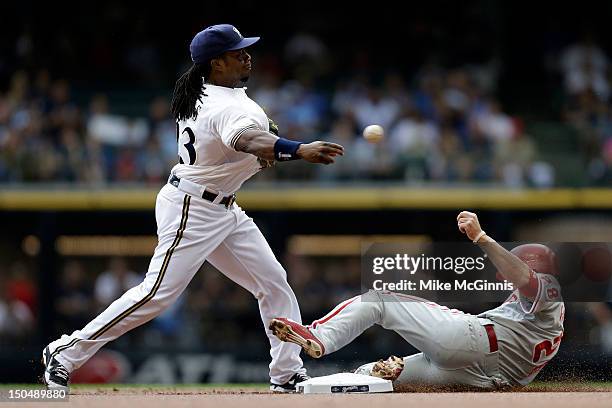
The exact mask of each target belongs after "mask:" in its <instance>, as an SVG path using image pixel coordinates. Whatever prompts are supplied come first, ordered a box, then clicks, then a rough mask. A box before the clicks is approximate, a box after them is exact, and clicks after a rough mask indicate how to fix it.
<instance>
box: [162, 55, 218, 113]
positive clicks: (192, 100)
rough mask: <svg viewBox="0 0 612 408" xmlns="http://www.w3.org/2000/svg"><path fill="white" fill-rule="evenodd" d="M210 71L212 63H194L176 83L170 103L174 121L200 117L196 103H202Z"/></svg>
mask: <svg viewBox="0 0 612 408" xmlns="http://www.w3.org/2000/svg"><path fill="white" fill-rule="evenodd" d="M210 71H211V66H210V62H206V63H202V64H199V63H194V64H193V65H192V66H191V67H189V69H188V70H187V72H185V73H184V74H183V75H181V77H180V78H179V79H178V80H177V81H176V85H175V86H174V92H173V94H172V102H171V103H170V110H171V111H172V115H173V116H174V119H176V120H177V121H181V120H186V119H192V118H195V117H196V116H198V111H197V110H196V102H197V101H202V95H203V92H202V86H203V84H204V82H203V81H205V80H207V79H208V77H209V76H210ZM204 96H205V95H204Z"/></svg>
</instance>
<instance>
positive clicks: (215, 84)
mask: <svg viewBox="0 0 612 408" xmlns="http://www.w3.org/2000/svg"><path fill="white" fill-rule="evenodd" d="M258 40H259V37H251V38H244V37H243V36H242V35H241V34H240V32H239V31H238V30H237V29H236V28H235V27H234V26H231V25H229V24H220V25H215V26H210V27H208V28H206V29H205V30H203V31H201V32H199V33H198V34H197V35H196V36H195V37H194V38H193V40H192V42H191V45H190V51H191V58H192V60H193V65H192V66H191V68H190V69H189V70H188V71H187V72H186V73H185V74H184V75H182V76H181V77H180V79H179V80H178V81H177V83H176V87H175V89H174V95H173V98H172V112H173V114H174V116H175V118H176V121H177V142H178V155H179V164H177V165H176V166H175V167H174V168H173V169H172V173H171V175H170V179H169V181H168V184H166V185H165V186H164V187H163V188H162V189H161V190H160V192H159V194H158V196H157V201H156V205H155V217H156V221H157V234H158V238H159V241H158V245H157V247H156V248H155V253H154V254H153V258H152V259H151V263H150V265H149V269H148V272H147V274H146V276H145V278H144V281H143V282H142V283H141V284H140V285H138V286H136V287H134V288H132V289H130V290H128V291H127V292H126V293H125V294H124V295H123V296H121V298H119V299H117V300H116V301H115V302H113V303H112V304H111V305H110V306H109V307H108V308H107V309H106V310H105V311H104V312H102V313H101V314H100V315H99V316H97V317H96V318H95V319H94V320H92V321H91V322H90V323H89V324H87V325H86V326H85V327H84V328H82V329H81V330H77V331H75V332H73V333H72V334H71V335H63V336H62V337H61V338H60V339H58V340H56V341H53V342H52V343H50V344H49V345H48V346H47V347H46V348H45V349H44V351H43V364H44V365H45V371H44V376H43V377H44V381H45V382H46V384H47V385H48V386H49V387H52V388H65V387H67V386H68V380H69V376H70V372H72V371H73V370H75V369H77V368H78V367H80V366H81V365H82V364H83V363H85V362H86V361H87V360H88V359H89V358H90V357H91V356H93V355H94V354H95V353H96V351H97V350H98V349H100V347H102V346H103V345H105V344H106V343H108V342H109V341H111V340H114V339H116V338H117V337H119V336H121V335H122V334H124V333H125V332H127V331H129V330H131V329H133V328H135V327H137V326H140V325H141V324H143V323H145V322H147V321H149V320H151V319H153V318H154V317H155V316H157V315H159V314H160V313H161V312H162V311H163V310H164V309H166V308H167V307H168V306H169V305H170V304H172V303H173V302H174V301H175V300H176V298H177V297H178V296H179V295H180V294H181V292H183V290H184V289H185V287H186V286H187V284H188V283H189V282H190V281H191V278H192V277H193V276H194V274H195V273H196V272H197V271H198V269H199V268H200V266H201V265H202V264H203V263H204V261H206V260H208V261H209V262H210V263H211V264H212V265H214V266H215V267H216V268H218V269H219V270H220V271H221V272H222V273H224V274H225V275H226V276H227V277H229V278H230V279H231V280H233V281H234V282H236V283H238V284H239V285H241V286H242V287H244V288H245V289H247V290H248V291H250V292H251V293H252V294H253V296H254V297H255V298H256V299H257V301H258V302H259V309H260V312H261V318H262V320H263V322H264V324H265V323H267V322H269V321H270V319H272V318H273V317H274V316H278V315H281V316H287V317H290V318H291V319H292V320H294V321H297V322H299V321H300V320H301V317H300V310H299V307H298V303H297V300H296V297H295V295H294V293H293V291H292V290H291V288H290V287H289V284H288V283H287V276H286V272H285V270H284V269H283V267H282V266H281V264H280V263H279V262H278V261H277V260H276V258H275V257H274V254H273V253H272V250H271V249H270V247H269V245H268V243H267V242H266V240H265V238H264V237H263V235H262V234H261V232H260V231H259V229H258V228H257V226H256V225H255V223H254V222H253V220H252V219H251V218H249V217H248V216H247V215H246V214H245V213H244V211H243V210H242V209H241V208H240V207H239V206H238V205H237V204H236V203H235V197H236V196H235V193H236V191H238V189H239V188H240V186H241V185H242V183H244V181H246V180H247V179H248V178H250V177H251V176H253V175H254V174H255V173H257V172H258V171H259V170H260V169H262V168H263V167H267V166H268V165H270V164H271V163H272V162H273V161H275V160H276V161H286V160H295V159H304V160H306V161H308V162H311V163H323V164H329V163H333V162H334V157H335V156H338V155H342V154H343V148H342V146H340V145H337V144H333V143H327V142H320V141H316V142H312V143H300V142H296V141H292V140H287V139H284V138H280V137H278V136H277V135H276V133H278V130H277V128H276V126H275V125H274V124H273V122H272V121H270V120H269V119H268V117H267V116H266V114H265V113H264V111H263V110H262V109H261V108H260V107H259V105H258V104H257V103H255V102H254V101H253V100H251V99H250V98H249V97H248V96H247V94H246V92H245V88H243V87H241V84H242V83H243V82H245V81H246V80H247V79H248V78H249V75H250V73H251V57H250V55H249V54H248V53H247V51H246V50H245V48H246V47H248V46H250V45H252V44H254V43H255V42H256V41H258ZM273 133H275V134H273ZM266 334H267V335H268V337H269V339H270V345H271V349H270V355H271V357H272V362H271V363H270V379H271V389H272V390H273V391H277V392H291V391H294V390H295V384H296V383H297V382H300V381H303V380H305V379H307V378H308V377H307V376H306V371H305V369H304V368H303V365H302V360H301V359H300V356H299V353H300V348H299V347H298V346H296V345H294V344H287V343H282V342H280V341H279V340H278V339H276V338H275V337H274V336H273V335H272V334H271V332H269V331H267V330H266Z"/></svg>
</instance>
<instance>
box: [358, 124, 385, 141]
mask: <svg viewBox="0 0 612 408" xmlns="http://www.w3.org/2000/svg"><path fill="white" fill-rule="evenodd" d="M363 137H364V138H365V140H367V141H368V142H370V143H378V142H380V141H381V140H382V138H383V137H385V130H384V129H383V127H382V126H380V125H370V126H366V128H365V129H363Z"/></svg>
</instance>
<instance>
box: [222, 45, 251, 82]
mask: <svg viewBox="0 0 612 408" xmlns="http://www.w3.org/2000/svg"><path fill="white" fill-rule="evenodd" d="M223 60H224V62H225V74H226V75H227V76H228V77H232V78H235V79H237V80H240V81H242V82H246V81H248V79H249V77H250V76H251V56H250V55H249V53H248V52H246V50H245V49H244V48H243V49H241V50H234V51H228V52H226V53H225V55H224V58H223Z"/></svg>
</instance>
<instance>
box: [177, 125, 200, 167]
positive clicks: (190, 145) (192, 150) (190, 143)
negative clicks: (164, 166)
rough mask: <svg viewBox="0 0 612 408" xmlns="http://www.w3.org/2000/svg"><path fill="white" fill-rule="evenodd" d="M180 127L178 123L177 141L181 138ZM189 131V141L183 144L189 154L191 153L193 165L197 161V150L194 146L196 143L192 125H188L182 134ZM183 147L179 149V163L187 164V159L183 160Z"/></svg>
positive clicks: (190, 157)
mask: <svg viewBox="0 0 612 408" xmlns="http://www.w3.org/2000/svg"><path fill="white" fill-rule="evenodd" d="M178 131H179V128H178V125H177V126H176V139H177V141H178V140H179V133H178ZM185 133H187V136H189V141H188V142H187V143H184V144H183V146H185V149H186V150H187V154H188V155H189V162H188V163H189V165H192V164H194V163H195V161H196V151H195V148H194V147H193V144H194V143H195V135H194V134H193V130H191V128H190V127H186V128H185V129H184V130H183V131H182V132H181V134H185ZM181 150H182V149H179V163H180V164H185V160H183V155H182V154H181V153H182V152H181Z"/></svg>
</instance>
